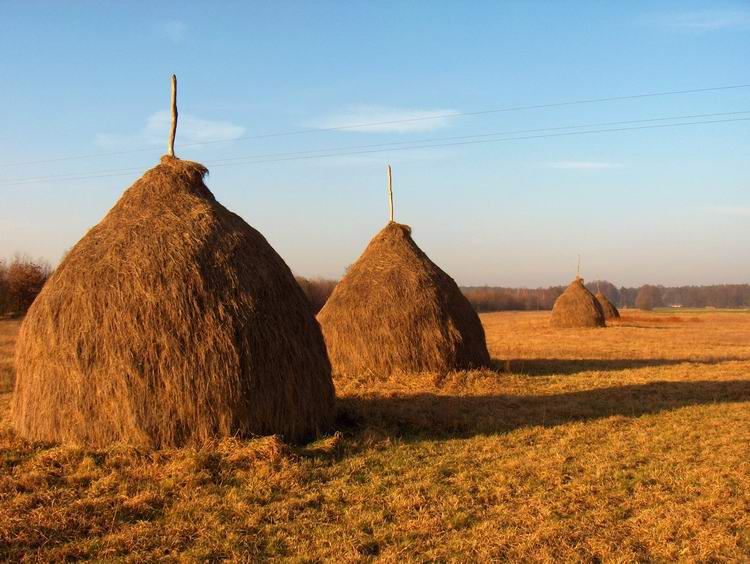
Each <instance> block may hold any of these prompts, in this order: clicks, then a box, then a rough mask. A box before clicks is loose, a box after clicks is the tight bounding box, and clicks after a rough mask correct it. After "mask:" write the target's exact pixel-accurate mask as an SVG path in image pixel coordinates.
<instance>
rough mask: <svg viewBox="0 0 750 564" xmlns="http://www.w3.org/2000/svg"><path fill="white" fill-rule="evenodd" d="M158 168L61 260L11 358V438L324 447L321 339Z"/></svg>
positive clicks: (259, 242)
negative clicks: (272, 441)
mask: <svg viewBox="0 0 750 564" xmlns="http://www.w3.org/2000/svg"><path fill="white" fill-rule="evenodd" d="M172 80H173V82H172V87H173V89H172V125H171V132H170V141H169V146H168V154H167V155H165V156H164V157H162V158H161V162H160V164H158V165H157V166H156V167H154V168H152V169H151V170H149V171H147V172H146V173H145V174H144V175H143V176H142V177H141V178H140V179H139V180H137V181H136V182H135V183H134V184H133V185H132V186H131V187H130V188H129V189H128V190H126V191H125V193H124V194H123V195H122V197H121V198H120V199H119V200H118V202H117V203H116V204H115V206H114V207H113V208H112V209H111V210H110V211H109V213H108V214H107V215H106V216H105V217H104V219H103V220H102V221H101V222H100V223H99V224H98V225H96V226H95V227H93V228H92V229H91V230H89V231H88V233H86V235H84V237H83V238H82V239H81V240H80V241H78V243H77V244H76V245H75V246H74V247H73V248H72V249H71V250H70V252H69V253H68V254H67V255H66V256H65V258H64V259H63V261H62V263H61V264H60V266H59V267H58V268H57V270H56V271H55V273H54V274H53V276H52V277H51V278H50V280H49V281H48V282H47V284H46V285H45V286H44V288H43V290H42V292H41V293H40V294H39V296H38V297H37V299H36V300H35V302H34V303H33V305H32V306H31V308H30V310H29V312H28V315H27V316H26V319H25V320H24V322H23V324H22V326H21V330H20V333H19V336H18V341H17V345H16V385H15V390H14V398H13V406H12V424H13V426H14V427H15V429H16V430H17V431H18V433H19V434H20V435H22V436H24V437H27V438H29V439H32V440H44V441H60V442H73V443H78V444H85V445H91V446H104V445H108V444H111V443H114V442H124V443H129V444H134V445H138V446H146V447H157V448H158V447H167V446H179V445H182V444H186V443H193V442H202V441H205V440H208V439H212V438H215V437H223V436H235V435H238V436H250V435H268V434H280V435H283V436H284V438H285V439H287V440H292V441H298V440H304V439H307V438H311V437H313V436H315V435H317V434H318V433H319V432H321V431H324V430H325V429H326V428H327V427H328V426H329V425H330V424H331V423H332V419H333V412H334V390H333V384H332V380H331V368H330V364H329V361H328V357H327V354H326V350H325V345H324V342H323V338H322V334H321V332H320V328H319V326H318V324H317V322H316V321H315V319H314V317H313V315H312V313H311V312H310V309H309V305H308V303H307V300H306V298H305V296H304V294H303V292H302V290H301V288H300V287H299V285H298V284H297V282H296V281H295V280H294V277H293V275H292V273H291V271H290V270H289V267H288V266H287V265H286V264H285V263H284V261H283V259H282V258H281V257H280V256H279V255H278V254H277V253H276V251H274V249H273V248H272V247H271V246H270V245H269V244H268V242H267V241H266V240H265V238H264V237H263V236H262V235H261V234H260V233H259V232H258V231H256V230H255V229H253V228H252V227H251V226H250V225H248V224H247V223H245V221H244V220H243V219H242V218H240V217H239V216H238V215H235V214H234V213H232V212H230V211H229V210H227V209H226V208H225V207H224V206H222V205H221V204H220V203H219V202H217V201H216V199H215V198H214V196H213V194H212V193H211V191H210V190H209V189H208V188H207V187H206V185H205V184H204V182H203V177H204V176H205V175H206V174H207V172H208V171H207V169H206V168H205V167H203V166H202V165H200V164H198V163H195V162H190V161H182V160H180V159H178V158H176V157H175V156H174V135H175V131H176V125H177V108H176V101H175V91H176V82H175V78H174V77H172Z"/></svg>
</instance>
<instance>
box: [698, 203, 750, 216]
mask: <svg viewBox="0 0 750 564" xmlns="http://www.w3.org/2000/svg"><path fill="white" fill-rule="evenodd" d="M706 209H707V210H708V211H710V212H713V213H718V214H721V215H740V216H747V217H750V207H744V206H708V207H707V208H706Z"/></svg>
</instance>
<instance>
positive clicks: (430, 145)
mask: <svg viewBox="0 0 750 564" xmlns="http://www.w3.org/2000/svg"><path fill="white" fill-rule="evenodd" d="M730 113H735V112H730ZM739 113H748V112H739ZM655 119H659V118H655ZM741 121H750V117H747V118H729V119H719V120H703V121H692V122H681V123H664V124H652V125H641V126H633V127H616V128H606V129H592V130H587V131H567V132H562V133H547V134H539V135H525V136H518V137H502V138H493V139H475V140H468V141H455V142H450V143H428V144H423V145H410V146H407V147H389V148H385V149H370V150H357V151H346V152H330V153H327V154H302V155H299V154H297V153H289V154H288V155H290V156H286V157H282V158H269V159H258V157H257V156H256V157H251V158H249V159H248V160H244V161H243V160H237V161H234V162H228V163H218V164H212V165H211V168H215V167H224V166H237V165H243V164H260V163H272V162H282V161H294V160H306V159H318V158H329V157H340V156H349V155H361V154H374V153H382V152H388V151H408V150H414V149H429V148H435V147H450V146H459V145H475V144H482V143H496V142H507V141H520V140H527V139H545V138H553V137H564V136H569V135H587V134H593V133H610V132H619V131H635V130H642V129H657V128H667V127H680V126H689V125H707V124H717V123H732V122H741ZM573 127H575V126H573ZM119 170H123V171H124V170H126V169H119ZM127 170H128V172H118V171H117V170H115V171H99V172H98V173H95V174H81V175H79V176H66V177H63V178H61V177H48V178H44V177H42V178H30V179H17V180H14V181H11V182H7V183H0V186H11V185H19V184H32V183H38V182H50V181H55V180H88V179H93V178H107V177H116V176H127V175H129V174H130V173H131V172H133V171H141V170H143V169H142V168H137V169H127Z"/></svg>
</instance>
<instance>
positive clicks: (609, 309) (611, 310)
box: [595, 292, 620, 319]
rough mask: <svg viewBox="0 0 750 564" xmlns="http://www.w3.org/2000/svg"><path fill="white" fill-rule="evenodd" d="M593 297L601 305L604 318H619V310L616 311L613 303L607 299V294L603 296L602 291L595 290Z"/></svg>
mask: <svg viewBox="0 0 750 564" xmlns="http://www.w3.org/2000/svg"><path fill="white" fill-rule="evenodd" d="M595 297H596V301H598V302H599V305H600V306H601V307H602V313H603V314H604V319H619V318H620V312H619V311H617V308H616V307H615V304H613V303H612V302H610V301H609V300H608V299H607V296H605V295H604V294H603V293H602V292H597V293H596V296H595Z"/></svg>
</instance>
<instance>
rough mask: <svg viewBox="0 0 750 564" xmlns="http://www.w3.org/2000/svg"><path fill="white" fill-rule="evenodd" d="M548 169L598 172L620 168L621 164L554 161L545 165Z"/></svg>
mask: <svg viewBox="0 0 750 564" xmlns="http://www.w3.org/2000/svg"><path fill="white" fill-rule="evenodd" d="M544 166H546V167H547V168H565V169H571V170H598V169H603V168H618V167H621V166H622V165H621V164H620V163H602V162H591V161H554V162H550V163H545V165H544Z"/></svg>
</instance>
